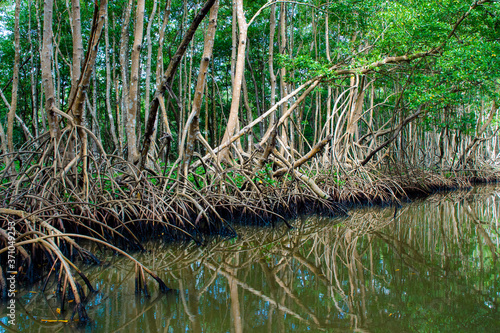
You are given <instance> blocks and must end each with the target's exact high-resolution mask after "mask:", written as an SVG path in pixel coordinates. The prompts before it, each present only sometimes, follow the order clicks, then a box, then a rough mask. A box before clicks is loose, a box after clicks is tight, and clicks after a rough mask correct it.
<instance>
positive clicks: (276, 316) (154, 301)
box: [0, 186, 500, 333]
mask: <svg viewBox="0 0 500 333" xmlns="http://www.w3.org/2000/svg"><path fill="white" fill-rule="evenodd" d="M499 213H500V187H491V186H488V187H477V188H474V189H472V190H470V191H460V192H451V193H446V194H438V195H434V196H431V197H429V198H427V199H426V200H422V201H417V202H414V203H411V204H405V205H403V207H402V208H400V209H399V210H397V211H395V209H394V208H365V209H358V210H354V211H351V213H350V215H351V216H350V217H348V218H338V219H325V218H316V217H309V218H303V219H298V220H296V221H292V222H293V225H294V226H295V229H293V230H291V231H289V230H287V229H286V228H285V227H284V226H283V227H280V228H275V229H270V228H249V227H246V228H245V227H240V228H238V233H239V234H240V237H239V238H238V239H232V240H226V241H222V242H220V241H219V242H213V244H210V245H209V246H206V247H203V248H200V247H197V246H195V245H194V244H187V245H186V244H185V245H169V246H167V245H162V244H160V243H150V244H148V249H149V251H150V252H149V253H146V254H141V255H138V256H137V257H138V258H139V259H140V260H142V262H143V263H144V264H146V265H147V266H148V267H150V268H153V270H154V271H156V272H158V274H159V275H160V277H162V278H163V279H164V281H165V282H166V283H167V285H168V286H169V287H171V288H173V289H175V291H172V292H170V293H168V294H166V295H163V294H160V293H158V292H157V291H156V289H157V288H156V285H155V282H154V280H152V279H149V280H148V281H149V291H150V293H151V297H150V298H146V297H144V296H136V295H135V293H134V274H135V273H134V272H135V271H134V265H133V264H131V263H130V262H129V261H127V260H125V259H124V258H122V257H116V256H112V255H109V256H107V257H106V259H107V267H105V268H104V267H95V266H94V267H90V268H88V269H87V270H86V272H87V274H88V276H89V278H90V280H91V281H92V283H93V285H95V286H97V288H98V289H99V292H98V293H97V294H96V295H94V296H93V297H92V298H91V299H90V301H89V304H88V306H87V311H88V314H89V316H90V317H91V318H92V320H93V321H92V323H91V324H90V325H88V326H86V327H85V328H83V329H82V328H78V327H76V326H75V324H71V323H62V322H59V323H46V322H42V319H58V320H65V319H68V318H69V317H70V316H71V310H66V311H62V313H61V314H58V307H60V302H59V301H57V297H55V296H54V295H53V294H52V292H51V291H47V292H46V293H45V294H41V293H34V292H29V291H22V292H21V293H20V297H19V299H18V302H17V303H18V305H19V307H18V311H17V325H18V327H17V328H16V329H17V330H20V331H23V332H24V331H40V332H45V331H51V332H66V331H67V332H70V331H73V330H75V329H79V330H82V331H88V332H91V331H92V332H94V331H95V332H236V333H237V332H307V331H310V332H321V331H325V332H414V331H416V332H500V311H499V306H500V264H499V258H498V256H499V254H500V222H499ZM33 290H34V291H36V289H35V288H34V289H33ZM70 304H71V303H70ZM4 316H5V313H4V312H2V314H1V315H0V318H1V317H3V319H0V321H2V322H4V323H5V322H6V317H4ZM0 330H2V327H0Z"/></svg>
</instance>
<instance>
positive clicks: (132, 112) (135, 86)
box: [126, 0, 144, 163]
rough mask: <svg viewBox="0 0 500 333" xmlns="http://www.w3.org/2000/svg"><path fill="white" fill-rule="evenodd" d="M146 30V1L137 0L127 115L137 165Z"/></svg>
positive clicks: (131, 157)
mask: <svg viewBox="0 0 500 333" xmlns="http://www.w3.org/2000/svg"><path fill="white" fill-rule="evenodd" d="M143 30H144V0H137V8H136V10H135V27H134V45H133V47H132V53H131V55H130V59H131V66H130V90H129V105H128V108H127V109H128V113H127V126H126V129H127V147H128V161H129V162H131V163H135V162H137V161H138V159H139V152H138V150H137V134H136V129H137V126H136V124H137V120H136V118H137V109H138V107H137V105H138V90H139V84H140V82H139V64H140V55H141V44H142V35H143Z"/></svg>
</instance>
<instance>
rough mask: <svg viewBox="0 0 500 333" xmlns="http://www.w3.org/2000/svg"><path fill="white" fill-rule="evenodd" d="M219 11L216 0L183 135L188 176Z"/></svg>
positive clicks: (183, 168)
mask: <svg viewBox="0 0 500 333" xmlns="http://www.w3.org/2000/svg"><path fill="white" fill-rule="evenodd" d="M218 11H219V1H218V0H216V1H215V3H214V4H213V6H212V8H211V9H210V18H209V24H208V28H207V32H206V34H205V43H204V46H203V56H202V59H201V64H200V71H199V73H198V80H197V82H196V89H195V93H194V99H193V106H192V109H191V114H190V115H189V118H188V121H187V123H186V129H185V130H184V134H183V137H182V143H181V154H180V156H181V158H182V166H183V167H182V169H181V171H182V172H183V174H184V176H187V168H188V166H189V162H190V161H191V158H192V156H193V153H194V147H195V143H196V138H197V137H198V135H200V134H201V133H200V128H199V123H200V121H199V118H200V110H201V105H202V102H203V92H204V91H205V84H206V80H207V72H208V68H209V67H208V66H209V64H210V58H211V57H212V51H213V47H214V39H215V31H216V28H217V13H218ZM184 143H185V146H184Z"/></svg>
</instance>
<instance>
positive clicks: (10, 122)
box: [7, 0, 21, 153]
mask: <svg viewBox="0 0 500 333" xmlns="http://www.w3.org/2000/svg"><path fill="white" fill-rule="evenodd" d="M20 11H21V0H16V9H15V18H14V50H15V55H14V73H13V74H12V99H11V103H10V110H9V115H8V119H7V145H8V148H9V152H11V153H12V152H14V139H13V136H14V118H15V115H16V108H17V91H18V86H19V62H20V58H21V50H20V37H19V15H20Z"/></svg>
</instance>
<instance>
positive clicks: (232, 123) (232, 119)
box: [220, 0, 248, 160]
mask: <svg viewBox="0 0 500 333" xmlns="http://www.w3.org/2000/svg"><path fill="white" fill-rule="evenodd" d="M235 6H236V15H237V17H238V28H239V30H240V31H239V37H238V56H237V58H236V65H235V71H234V83H233V86H232V91H233V94H232V100H231V109H230V111H229V119H228V121H227V127H226V131H225V133H224V136H223V138H222V143H224V142H226V141H229V140H230V139H231V137H232V136H233V134H234V131H235V130H236V128H237V125H238V113H239V112H238V111H239V108H240V98H241V85H242V81H243V72H244V70H245V49H246V42H247V30H248V25H247V23H246V20H245V13H244V11H243V0H236V1H235ZM220 156H221V158H222V159H224V160H228V159H229V149H224V150H223V151H221V153H220Z"/></svg>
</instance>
